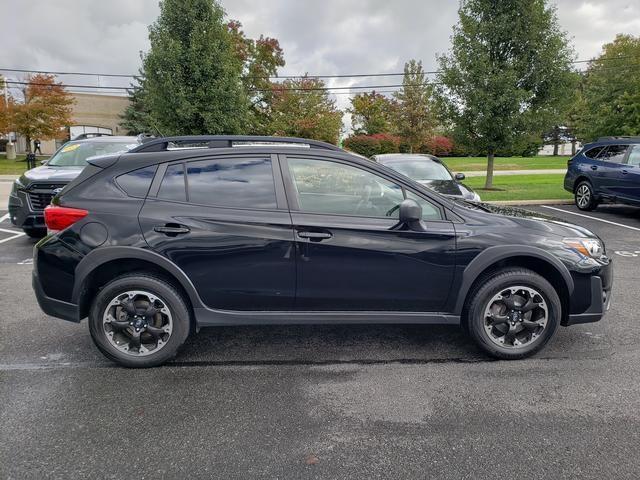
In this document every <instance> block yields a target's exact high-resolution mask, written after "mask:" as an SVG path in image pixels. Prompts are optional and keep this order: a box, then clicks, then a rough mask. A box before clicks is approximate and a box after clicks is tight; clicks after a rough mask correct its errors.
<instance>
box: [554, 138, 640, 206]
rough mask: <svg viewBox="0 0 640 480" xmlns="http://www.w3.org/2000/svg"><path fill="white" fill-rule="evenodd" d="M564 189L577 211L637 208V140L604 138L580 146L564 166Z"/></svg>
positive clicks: (639, 201) (639, 200) (639, 161)
mask: <svg viewBox="0 0 640 480" xmlns="http://www.w3.org/2000/svg"><path fill="white" fill-rule="evenodd" d="M567 167H568V169H567V174H566V176H565V177H564V188H565V190H568V191H570V192H572V193H573V194H574V196H575V202H576V206H577V207H578V208H579V209H580V210H593V209H594V208H596V207H597V206H598V204H599V203H603V202H607V203H627V204H630V205H638V206H640V137H604V138H600V139H598V141H596V142H593V143H588V144H587V145H585V146H584V148H582V149H581V150H580V151H579V152H578V153H577V154H576V155H575V156H574V157H573V158H571V159H570V160H569V162H568V164H567Z"/></svg>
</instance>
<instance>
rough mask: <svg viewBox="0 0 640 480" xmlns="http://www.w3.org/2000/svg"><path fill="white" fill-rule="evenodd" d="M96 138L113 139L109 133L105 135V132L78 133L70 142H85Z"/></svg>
mask: <svg viewBox="0 0 640 480" xmlns="http://www.w3.org/2000/svg"><path fill="white" fill-rule="evenodd" d="M96 137H113V135H112V134H111V133H105V132H88V133H80V134H79V135H76V136H75V137H73V138H72V139H71V140H73V141H75V140H86V139H87V138H96Z"/></svg>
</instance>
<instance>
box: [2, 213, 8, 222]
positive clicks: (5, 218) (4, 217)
mask: <svg viewBox="0 0 640 480" xmlns="http://www.w3.org/2000/svg"><path fill="white" fill-rule="evenodd" d="M8 218H9V214H8V213H5V214H4V215H3V216H1V217H0V223H2V222H4V221H5V220H7V219H8Z"/></svg>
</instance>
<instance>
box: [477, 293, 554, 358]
mask: <svg viewBox="0 0 640 480" xmlns="http://www.w3.org/2000/svg"><path fill="white" fill-rule="evenodd" d="M548 320H549V309H548V307H547V303H546V301H545V299H544V297H543V296H542V294H541V293H540V292H538V291H537V290H536V289H534V288H531V287H525V286H513V287H508V288H505V289H502V290H501V291H500V292H498V293H497V294H495V295H494V296H493V297H492V298H491V300H489V302H488V303H487V307H486V308H485V312H484V329H485V332H486V333H487V336H488V337H489V339H490V340H491V341H492V342H493V343H495V344H496V345H499V346H500V347H506V348H513V349H518V348H524V347H525V346H529V345H531V344H532V343H534V342H536V341H538V340H539V339H540V338H541V336H542V333H543V332H544V330H545V328H546V326H547V322H548Z"/></svg>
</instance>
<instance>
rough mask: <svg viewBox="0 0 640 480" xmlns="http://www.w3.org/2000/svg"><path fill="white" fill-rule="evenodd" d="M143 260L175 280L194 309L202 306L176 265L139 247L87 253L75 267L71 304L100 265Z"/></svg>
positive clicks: (117, 247) (188, 281) (114, 248)
mask: <svg viewBox="0 0 640 480" xmlns="http://www.w3.org/2000/svg"><path fill="white" fill-rule="evenodd" d="M127 259H131V260H145V261H147V262H150V263H153V264H155V265H156V266H158V267H160V268H161V269H163V270H165V271H166V272H167V273H168V274H169V275H171V276H172V277H173V278H175V279H176V280H177V281H178V282H179V283H180V285H181V286H182V288H184V290H185V292H187V295H188V296H189V300H190V301H191V305H192V306H193V307H194V308H197V307H202V306H204V305H203V303H202V299H201V298H200V296H199V295H198V292H197V291H196V288H195V286H194V285H193V283H192V282H191V280H190V279H189V277H188V276H187V274H186V273H184V272H183V271H182V270H181V269H180V268H179V267H178V266H177V265H176V264H174V263H173V262H171V261H170V260H169V259H167V258H166V257H163V256H162V255H160V254H159V253H156V252H154V251H152V250H148V249H144V248H139V247H124V246H113V247H101V248H96V249H95V250H93V251H91V252H90V253H88V254H87V255H86V256H85V257H84V258H83V259H82V260H81V261H80V263H78V265H77V266H76V271H75V282H74V285H73V292H72V294H71V299H72V302H73V303H75V304H77V305H79V304H80V303H79V302H80V298H81V295H82V294H83V292H84V290H85V287H86V285H85V282H86V279H87V277H89V275H90V274H91V273H93V272H94V271H95V270H96V269H97V268H100V266H101V265H104V264H105V263H107V262H111V261H113V260H127Z"/></svg>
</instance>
